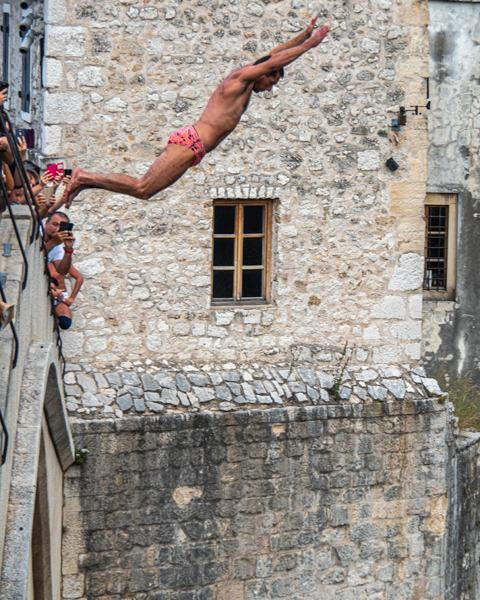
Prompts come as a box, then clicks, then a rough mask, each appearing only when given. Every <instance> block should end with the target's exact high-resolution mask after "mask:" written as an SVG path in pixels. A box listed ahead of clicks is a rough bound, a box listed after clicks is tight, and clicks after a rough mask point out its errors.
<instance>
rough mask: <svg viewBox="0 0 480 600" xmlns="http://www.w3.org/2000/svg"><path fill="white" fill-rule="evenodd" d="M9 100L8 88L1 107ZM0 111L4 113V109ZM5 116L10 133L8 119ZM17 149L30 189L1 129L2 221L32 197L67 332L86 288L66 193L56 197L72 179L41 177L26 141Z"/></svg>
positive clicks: (62, 325) (57, 306) (20, 141)
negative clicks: (32, 163)
mask: <svg viewBox="0 0 480 600" xmlns="http://www.w3.org/2000/svg"><path fill="white" fill-rule="evenodd" d="M0 88H1V84H0ZM6 98H7V89H6V88H5V89H3V90H1V91H0V107H1V106H2V105H3V103H4V102H5V100H6ZM0 110H2V111H3V108H0ZM3 115H4V122H5V125H6V128H7V130H8V122H7V119H6V115H5V113H3ZM2 134H3V135H2ZM17 147H18V151H19V155H20V158H21V160H22V161H23V164H24V166H25V173H26V177H27V178H28V182H29V185H26V182H25V181H23V182H22V177H21V173H20V172H19V169H18V168H17V167H16V164H15V160H14V153H13V152H12V150H11V148H10V146H9V143H8V138H7V136H6V132H5V131H3V132H2V131H1V127H0V166H1V170H2V180H3V185H2V184H1V183H0V218H1V217H2V213H3V212H4V211H5V210H6V208H7V202H8V203H9V204H10V205H22V204H24V205H26V204H28V201H27V198H26V195H25V192H26V193H27V194H28V196H29V198H31V196H33V203H34V205H35V210H36V214H37V216H38V217H39V219H40V220H42V222H43V236H44V244H45V252H46V255H47V260H48V268H49V271H50V280H51V293H52V295H53V298H54V303H55V312H56V317H57V321H58V324H59V326H60V328H61V329H68V328H69V327H70V325H71V324H72V312H71V306H72V304H73V303H74V301H75V298H76V297H77V294H78V292H79V291H80V288H81V287H82V284H83V277H82V275H81V274H80V273H79V272H78V271H77V269H76V268H75V267H74V266H73V264H72V262H73V261H72V259H73V253H74V248H73V246H74V242H75V238H74V237H73V233H72V228H73V224H71V223H70V219H69V217H68V215H67V214H66V213H64V212H61V211H60V209H61V207H62V206H63V204H64V203H65V200H64V197H63V192H62V193H60V194H57V192H58V190H59V188H60V187H62V188H63V186H67V185H68V183H69V181H70V177H69V176H67V177H64V176H63V173H62V174H57V175H56V176H53V175H52V174H51V173H50V172H49V171H48V170H47V171H45V173H43V174H42V175H41V176H40V175H39V173H38V172H37V171H36V170H35V169H32V168H27V163H26V156H27V144H26V141H25V138H24V137H22V136H19V137H18V138H17Z"/></svg>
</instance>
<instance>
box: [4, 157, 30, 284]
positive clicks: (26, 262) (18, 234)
mask: <svg viewBox="0 0 480 600" xmlns="http://www.w3.org/2000/svg"><path fill="white" fill-rule="evenodd" d="M2 174H3V171H2V168H1V161H0V189H1V190H2V194H3V197H4V198H5V203H6V205H7V209H8V212H9V214H10V220H11V221H12V225H13V229H14V231H15V237H16V238H17V242H18V245H19V247H20V252H21V253H22V257H23V263H24V265H25V269H24V272H23V281H22V290H24V289H25V287H26V285H27V278H28V260H27V255H26V254H25V249H24V247H23V243H22V239H21V237H20V232H19V231H18V226H17V221H16V220H15V215H14V214H13V208H12V205H11V204H10V202H9V201H8V193H7V188H6V187H5V184H4V183H3V177H2Z"/></svg>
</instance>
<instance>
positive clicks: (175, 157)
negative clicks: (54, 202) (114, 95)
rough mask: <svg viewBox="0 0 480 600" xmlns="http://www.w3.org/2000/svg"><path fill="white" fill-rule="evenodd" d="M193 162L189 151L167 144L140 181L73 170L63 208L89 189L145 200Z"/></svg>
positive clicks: (183, 171)
mask: <svg viewBox="0 0 480 600" xmlns="http://www.w3.org/2000/svg"><path fill="white" fill-rule="evenodd" d="M194 161H195V153H194V152H193V150H190V148H187V147H185V146H177V145H176V144H170V145H168V146H167V147H166V148H165V150H164V152H163V153H162V154H161V155H160V156H159V157H158V158H157V160H156V161H155V162H154V163H153V165H152V166H151V167H150V169H149V170H148V171H147V173H145V175H144V176H143V177H142V178H141V179H135V177H130V175H123V174H121V173H117V174H114V175H102V174H95V173H87V171H82V170H81V169H75V170H74V171H73V173H72V179H71V181H70V185H69V186H68V187H67V189H66V191H65V198H66V207H67V208H69V207H70V205H71V204H72V201H73V199H74V198H75V196H77V194H79V193H80V192H81V191H82V190H85V189H86V188H90V187H95V188H100V189H102V190H108V191H110V192H116V193H117V194H128V195H129V196H134V197H135V198H140V199H142V200H148V198H151V197H152V196H153V195H155V194H156V193H157V192H159V191H160V190H163V189H165V188H167V187H168V186H170V185H172V183H174V182H175V181H177V179H180V177H181V176H182V175H183V174H184V173H185V171H187V169H188V168H189V167H191V165H192V164H193V163H194Z"/></svg>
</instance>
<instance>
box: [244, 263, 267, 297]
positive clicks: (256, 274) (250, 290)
mask: <svg viewBox="0 0 480 600" xmlns="http://www.w3.org/2000/svg"><path fill="white" fill-rule="evenodd" d="M242 275H243V281H242V298H261V297H262V296H263V269H248V270H244V271H243V272H242Z"/></svg>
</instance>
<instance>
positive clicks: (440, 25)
mask: <svg viewBox="0 0 480 600" xmlns="http://www.w3.org/2000/svg"><path fill="white" fill-rule="evenodd" d="M429 6H430V26H429V39H430V48H431V51H430V56H431V59H430V60H431V67H430V81H431V86H430V87H431V102H432V109H431V111H430V114H429V140H430V143H429V156H428V191H429V192H430V193H435V194H438V195H444V196H447V195H451V196H452V197H453V199H454V201H455V203H456V210H457V219H456V227H457V231H456V234H454V236H452V238H453V239H451V240H450V241H449V253H451V254H454V255H455V262H454V266H453V269H454V270H455V281H454V286H455V289H454V293H453V294H452V295H451V296H450V297H447V298H436V299H431V298H426V302H425V304H424V325H423V340H424V341H423V344H424V349H423V355H424V356H425V359H426V362H427V364H429V370H430V371H432V372H433V371H436V372H442V371H447V372H452V374H454V375H455V374H456V375H465V374H467V373H471V374H472V375H473V376H474V377H475V379H476V380H477V381H478V378H479V375H478V356H479V353H478V348H479V343H480V339H479V334H478V330H479V328H478V319H479V311H478V264H477V260H478V259H477V257H478V255H479V254H478V217H479V213H478V202H479V200H478V198H479V189H480V187H479V186H480V172H479V167H478V143H479V142H478V137H479V122H478V109H477V104H478V94H479V89H478V78H477V76H476V66H477V53H478V50H477V48H478V28H479V23H480V5H479V4H478V3H477V2H456V3H455V4H453V5H452V4H450V3H449V2H430V3H429ZM460 64H461V65H462V68H461V69H460V68H459V67H458V66H459V65H460Z"/></svg>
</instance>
